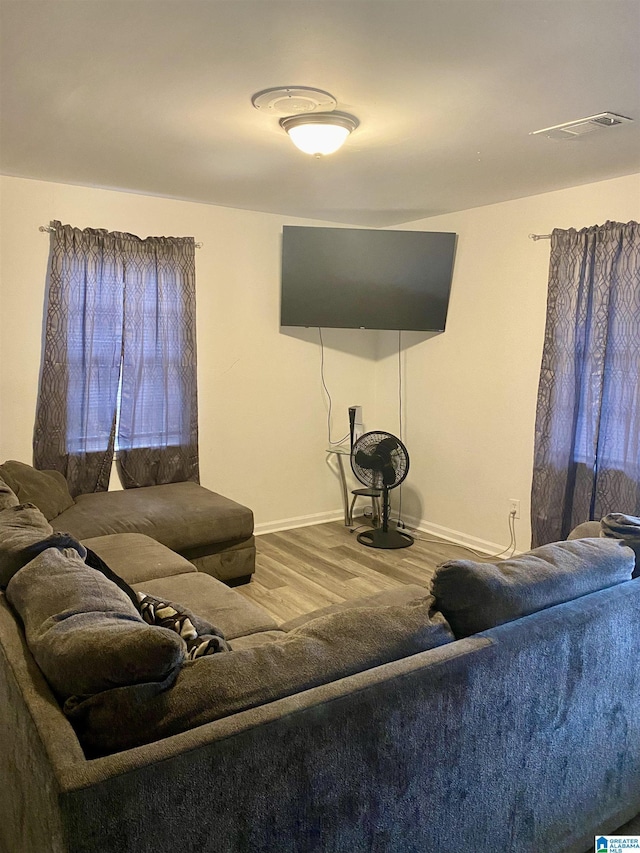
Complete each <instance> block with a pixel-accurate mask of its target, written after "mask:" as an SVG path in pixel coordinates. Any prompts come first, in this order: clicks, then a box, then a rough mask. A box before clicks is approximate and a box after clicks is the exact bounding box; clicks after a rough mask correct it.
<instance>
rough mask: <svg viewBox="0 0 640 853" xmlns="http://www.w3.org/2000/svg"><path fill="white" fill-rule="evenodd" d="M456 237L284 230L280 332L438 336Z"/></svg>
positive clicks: (429, 233)
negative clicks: (392, 331) (392, 332)
mask: <svg viewBox="0 0 640 853" xmlns="http://www.w3.org/2000/svg"><path fill="white" fill-rule="evenodd" d="M455 249H456V234H452V233H448V232H440V231H382V230H380V231H378V230H370V229H360V228H314V227H305V226H297V225H285V226H284V228H283V235H282V293H281V303H280V308H281V311H280V323H281V325H282V326H318V327H320V328H328V329H331V328H333V329H400V330H407V331H425V332H435V331H437V332H442V331H444V327H445V322H446V319H447V308H448V305H449V292H450V290H451V278H452V275H453V261H454V256H455Z"/></svg>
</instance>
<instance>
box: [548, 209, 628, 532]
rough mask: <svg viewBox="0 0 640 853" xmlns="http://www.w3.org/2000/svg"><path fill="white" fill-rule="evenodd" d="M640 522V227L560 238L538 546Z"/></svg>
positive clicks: (553, 277)
mask: <svg viewBox="0 0 640 853" xmlns="http://www.w3.org/2000/svg"><path fill="white" fill-rule="evenodd" d="M609 512H624V513H628V514H631V515H640V225H638V223H637V222H629V223H627V224H621V223H618V222H607V223H606V224H605V225H603V226H593V227H590V228H584V229H582V230H581V231H576V230H574V229H569V230H566V231H565V230H561V229H555V230H554V231H553V233H552V235H551V258H550V266H549V292H548V301H547V322H546V330H545V339H544V348H543V356H542V367H541V371H540V383H539V388H538V406H537V414H536V427H535V452H534V470H533V487H532V496H531V522H532V545H533V546H534V547H535V546H537V545H542V544H544V543H546V542H552V541H557V540H560V539H565V538H566V536H567V535H568V534H569V533H570V531H571V530H572V529H573V527H575V526H576V525H577V524H580V523H581V522H583V521H587V520H599V519H600V518H602V516H604V515H606V514H607V513H609Z"/></svg>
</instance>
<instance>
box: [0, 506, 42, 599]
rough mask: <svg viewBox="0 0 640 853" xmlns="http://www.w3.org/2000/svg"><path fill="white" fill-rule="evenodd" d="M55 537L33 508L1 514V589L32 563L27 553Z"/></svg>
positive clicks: (40, 515)
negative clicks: (52, 536) (29, 548)
mask: <svg viewBox="0 0 640 853" xmlns="http://www.w3.org/2000/svg"><path fill="white" fill-rule="evenodd" d="M52 533H53V528H52V527H51V525H50V524H49V522H48V521H47V519H46V518H45V517H44V515H43V514H42V513H41V512H40V510H39V509H38V508H37V507H35V506H33V504H18V505H17V506H10V507H8V508H7V509H3V510H2V511H0V589H4V588H5V587H6V585H7V584H8V583H9V581H10V580H11V578H12V577H13V576H14V575H15V573H16V572H17V571H18V570H19V569H21V568H22V567H23V566H24V565H25V564H26V563H28V562H29V561H30V560H31V559H32V556H31V555H29V553H25V550H26V549H27V548H28V547H29V546H30V545H35V544H36V543H37V542H40V541H41V540H42V539H46V538H47V536H51V534H52Z"/></svg>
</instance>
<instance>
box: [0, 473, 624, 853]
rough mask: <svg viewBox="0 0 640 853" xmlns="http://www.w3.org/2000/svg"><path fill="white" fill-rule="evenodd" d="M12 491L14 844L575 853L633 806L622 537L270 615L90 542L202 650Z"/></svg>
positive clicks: (64, 850) (88, 851)
mask: <svg viewBox="0 0 640 853" xmlns="http://www.w3.org/2000/svg"><path fill="white" fill-rule="evenodd" d="M12 495H13V493H12V492H11V490H10V489H7V487H6V486H5V487H4V492H3V488H2V484H0V585H2V586H4V587H6V592H5V593H2V594H0V778H1V779H2V780H3V781H4V782H5V785H4V790H3V795H2V797H0V849H1V850H2V851H3V853H44V852H45V851H46V853H126V851H131V853H152V851H153V853H157V851H175V850H180V851H184V853H188V852H190V853H271V852H272V851H273V853H426V851H431V850H438V851H441V853H478V852H479V851H481V853H497V852H498V851H505V850H508V851H510V853H534V851H539V850H545V851H552V853H583V851H585V850H587V849H592V844H593V836H594V834H596V833H597V834H606V833H608V832H610V831H613V830H614V829H615V828H616V827H618V826H620V825H622V824H623V823H624V822H625V821H627V820H629V819H630V818H631V817H632V816H633V815H635V814H636V813H637V812H639V811H640V701H639V698H640V655H639V654H638V652H639V651H640V644H639V640H638V637H639V636H640V630H639V629H640V580H630V578H631V573H632V571H633V565H634V556H633V552H632V551H630V549H628V548H626V547H624V546H623V545H622V543H620V542H617V541H612V540H604V539H586V540H577V541H575V542H567V543H558V544H557V545H553V546H545V547H544V548H543V549H537V551H535V552H531V554H528V555H523V556H522V557H520V558H517V559H515V560H511V561H505V562H504V563H502V564H498V565H495V566H490V565H489V566H487V565H479V564H474V563H470V562H467V561H455V562H451V563H447V564H445V565H443V566H442V567H440V568H439V569H438V571H437V573H436V577H435V580H434V583H433V595H435V599H434V597H433V595H432V594H431V593H430V591H429V590H427V589H426V588H421V587H405V588H402V589H400V590H397V591H394V592H391V593H386V594H384V595H382V596H378V597H375V598H373V599H368V600H361V601H359V602H351V603H350V604H348V605H343V606H338V607H332V608H328V609H327V610H326V611H323V612H316V613H313V614H308V615H307V616H305V617H303V618H301V619H298V620H296V621H295V622H292V623H289V624H285V625H277V624H276V623H275V621H274V620H273V619H272V618H271V617H270V616H269V614H268V613H267V612H266V611H265V610H264V609H263V608H261V607H259V606H258V605H257V604H254V603H253V602H251V601H250V600H248V599H247V598H246V597H245V596H242V595H241V594H240V593H239V592H238V591H237V590H234V589H230V588H229V587H227V586H226V585H224V584H222V583H220V582H219V581H217V580H216V579H214V578H212V577H211V576H209V575H207V574H204V573H202V572H199V571H197V569H196V567H195V566H194V565H193V564H192V563H191V562H189V561H187V560H185V559H184V558H183V557H181V556H180V555H179V554H177V553H175V552H173V551H171V550H170V549H168V548H166V547H165V546H163V545H162V544H160V543H158V542H157V541H155V540H153V539H151V538H149V537H147V536H145V535H143V534H140V533H132V532H129V533H121V534H108V535H103V536H98V537H93V538H89V539H85V540H84V542H83V543H82V545H83V546H85V547H88V548H89V549H90V551H91V552H93V553H95V554H98V555H99V556H100V557H101V558H102V560H103V561H104V563H106V564H107V565H108V566H109V567H110V568H111V569H112V570H113V571H115V572H116V573H117V574H118V575H119V576H120V577H121V578H123V579H124V580H125V581H126V582H127V583H128V584H130V585H131V586H132V587H133V589H134V590H135V591H136V592H138V593H145V594H148V595H151V596H157V598H158V599H160V600H167V601H171V602H174V603H175V602H178V603H180V605H181V606H183V607H186V608H188V609H189V610H191V611H192V613H193V614H196V615H197V616H198V617H200V618H201V619H202V621H203V623H205V624H208V625H210V626H215V627H216V628H217V629H220V631H221V632H222V633H223V634H224V635H225V636H226V639H227V642H228V645H229V647H230V649H231V650H230V651H222V652H220V653H216V654H212V655H207V656H206V657H202V658H199V659H195V660H186V659H184V658H181V656H180V655H181V651H182V652H183V651H184V650H183V649H182V646H181V643H182V640H181V638H180V637H179V636H178V635H175V634H174V635H173V638H172V637H171V636H170V634H171V632H170V631H169V630H168V629H167V628H164V627H157V626H150V625H146V624H145V623H143V622H142V620H141V619H139V618H138V615H137V613H136V611H135V609H134V610H131V608H132V607H133V605H132V604H131V602H130V601H129V600H128V599H127V597H126V595H124V593H122V595H121V594H120V592H121V591H120V589H119V588H118V587H116V585H115V583H113V582H112V581H110V580H109V579H107V578H106V577H105V576H104V575H102V574H101V573H100V572H98V571H97V570H96V569H94V568H91V567H90V566H87V565H86V564H85V563H84V562H83V559H82V556H81V551H82V547H81V546H80V545H78V547H77V548H75V550H74V547H70V542H69V540H68V539H63V538H60V539H56V534H55V533H54V532H53V531H52V529H51V527H50V526H48V524H47V522H46V519H44V518H43V517H42V516H41V514H40V513H39V512H38V510H37V509H36V508H35V507H30V506H28V505H27V506H24V505H21V504H19V503H18V498H16V497H15V496H12ZM3 500H4V503H2V501H3ZM3 506H4V509H3V508H2V507H3ZM56 541H57V542H58V544H57V545H53V546H52V547H46V546H51V545H52V543H55V542H56ZM34 554H35V556H34ZM123 596H124V597H123ZM195 618H196V617H195V615H194V619H195ZM100 620H102V621H105V622H106V623H107V624H106V627H104V630H105V631H107V629H108V630H109V631H111V632H115V633H112V634H111V635H109V636H112V637H113V638H116V639H117V642H116V639H114V640H113V641H111V642H106V641H105V640H101V639H100V636H101V635H100V631H101V630H103V627H102V626H101V625H99V626H98V627H96V625H97V623H99V622H100ZM76 621H77V623H78V624H77V625H76V624H75V622H76ZM196 622H197V620H196ZM123 626H124V627H123ZM452 629H453V630H452ZM150 632H151V633H150ZM154 632H156V633H154ZM105 636H107V634H105ZM78 679H79V680H78ZM78 685H82V687H81V689H80V688H79V686H78ZM74 691H79V694H78V693H76V694H75V695H74Z"/></svg>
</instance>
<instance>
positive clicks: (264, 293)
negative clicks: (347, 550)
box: [0, 177, 375, 529]
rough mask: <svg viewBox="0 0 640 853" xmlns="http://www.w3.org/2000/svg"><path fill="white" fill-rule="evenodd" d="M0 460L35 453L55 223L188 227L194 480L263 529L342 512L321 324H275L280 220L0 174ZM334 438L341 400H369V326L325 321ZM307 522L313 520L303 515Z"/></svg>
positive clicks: (138, 229)
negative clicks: (332, 457) (330, 442)
mask: <svg viewBox="0 0 640 853" xmlns="http://www.w3.org/2000/svg"><path fill="white" fill-rule="evenodd" d="M0 202H1V214H2V222H1V228H0V234H1V241H2V242H1V244H0V249H1V254H0V257H1V268H0V269H1V278H0V299H1V301H0V312H1V313H0V460H1V461H4V460H5V459H19V460H22V461H25V462H31V459H32V451H31V438H32V432H33V421H34V414H35V405H36V394H37V385H38V372H39V365H40V352H41V346H40V341H41V330H42V313H43V303H44V283H45V272H46V266H47V258H48V251H49V237H48V235H47V234H42V233H40V232H39V231H38V226H40V225H46V224H48V223H49V221H50V220H51V219H59V220H61V221H62V222H65V223H70V224H72V225H75V226H78V227H80V228H83V227H96V228H107V229H109V230H119V231H129V232H131V233H134V234H138V235H139V236H142V237H145V236H147V235H150V234H172V235H176V236H183V235H193V236H194V237H195V238H196V240H199V241H202V242H203V243H204V246H203V248H201V249H198V250H197V251H196V276H197V312H198V328H197V331H198V370H199V377H198V384H199V421H200V451H201V480H202V483H203V485H206V486H208V487H210V488H212V489H214V490H216V491H220V492H221V493H222V494H225V495H227V496H229V497H232V498H234V499H236V500H239V501H241V502H243V503H246V504H247V505H248V506H250V507H252V508H253V510H254V512H255V516H256V522H257V524H258V525H259V526H261V528H262V529H271V528H272V527H277V526H280V525H284V526H287V525H293V524H298V523H303V522H305V521H309V520H313V519H315V518H317V519H319V520H323V519H325V518H326V517H336V515H338V516H339V515H340V512H341V493H340V489H339V484H338V480H337V477H336V475H335V473H334V472H333V470H332V469H331V468H330V467H329V466H328V465H327V455H326V453H325V447H326V444H327V425H326V413H327V407H326V403H325V400H324V398H323V394H322V387H321V383H320V350H319V346H318V333H317V330H300V331H299V332H298V333H295V336H294V335H286V334H281V333H280V329H279V298H280V245H281V242H280V241H281V233H282V225H283V224H284V223H288V224H305V223H304V222H302V221H300V220H294V219H284V218H282V217H279V216H272V215H268V214H262V213H253V212H250V211H241V210H231V209H227V208H220V207H215V206H212V205H204V204H194V203H189V202H181V201H174V200H168V199H163V198H155V197H149V196H140V195H134V194H131V193H123V192H111V191H106V190H100V189H90V188H86V187H74V186H68V185H63V184H55V183H47V182H42V181H31V180H23V179H18V178H9V177H5V178H1V179H0ZM324 340H325V349H326V353H325V369H326V380H327V385H328V387H329V389H330V391H331V394H332V397H333V411H334V417H333V437H334V438H336V437H342V435H344V433H345V432H347V431H348V416H347V407H348V406H349V405H350V404H353V403H360V404H362V405H363V406H364V411H365V415H367V414H369V415H370V414H371V413H372V410H373V403H374V391H375V383H374V381H373V372H372V361H371V356H372V354H373V352H374V342H375V335H374V333H371V332H369V333H367V332H360V333H358V332H356V333H354V334H350V333H345V332H341V331H337V330H336V331H332V330H327V331H326V332H325V333H324ZM309 516H310V517H311V518H308V517H309Z"/></svg>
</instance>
